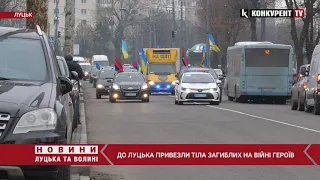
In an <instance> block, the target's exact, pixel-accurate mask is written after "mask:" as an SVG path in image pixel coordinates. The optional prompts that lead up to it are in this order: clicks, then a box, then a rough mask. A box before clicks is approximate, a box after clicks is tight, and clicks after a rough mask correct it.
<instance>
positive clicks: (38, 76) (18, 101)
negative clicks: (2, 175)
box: [0, 26, 72, 180]
mask: <svg viewBox="0 0 320 180" xmlns="http://www.w3.org/2000/svg"><path fill="white" fill-rule="evenodd" d="M0 64H1V65H0V124H1V126H0V143H1V144H66V143H67V138H66V137H67V112H66V110H65V108H64V105H65V104H68V102H65V101H66V99H67V98H64V96H65V95H66V94H67V93H68V92H70V91H71V90H72V84H71V82H70V80H69V79H68V78H66V77H63V76H62V75H61V72H60V69H59V66H58V62H57V59H56V55H55V54H54V51H53V49H52V46H51V45H50V43H49V41H48V37H47V36H46V35H45V34H44V33H43V31H42V30H41V29H40V27H39V26H36V29H16V28H6V27H0ZM20 167H21V169H22V171H23V173H24V175H25V176H26V179H46V180H49V179H50V180H51V179H54V180H56V179H58V180H67V179H68V180H69V179H70V166H20Z"/></svg>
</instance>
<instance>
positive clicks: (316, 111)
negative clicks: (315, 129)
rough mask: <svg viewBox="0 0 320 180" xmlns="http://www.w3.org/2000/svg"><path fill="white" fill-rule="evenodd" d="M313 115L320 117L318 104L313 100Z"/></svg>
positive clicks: (319, 105)
mask: <svg viewBox="0 0 320 180" xmlns="http://www.w3.org/2000/svg"><path fill="white" fill-rule="evenodd" d="M313 114H314V115H320V104H319V102H318V101H317V100H314V107H313Z"/></svg>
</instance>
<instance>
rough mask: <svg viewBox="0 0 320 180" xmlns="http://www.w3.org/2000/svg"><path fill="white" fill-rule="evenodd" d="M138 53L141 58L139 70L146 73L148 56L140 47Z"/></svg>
mask: <svg viewBox="0 0 320 180" xmlns="http://www.w3.org/2000/svg"><path fill="white" fill-rule="evenodd" d="M140 54H141V60H140V66H141V71H142V72H143V73H147V63H148V58H147V56H146V55H145V53H144V51H143V49H142V48H141V49H140Z"/></svg>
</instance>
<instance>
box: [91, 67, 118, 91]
mask: <svg viewBox="0 0 320 180" xmlns="http://www.w3.org/2000/svg"><path fill="white" fill-rule="evenodd" d="M104 70H114V71H115V69H114V68H113V67H111V66H105V67H103V68H101V70H97V69H96V72H95V73H93V74H92V77H91V78H92V83H93V88H96V87H97V81H98V79H99V74H100V72H101V71H104Z"/></svg>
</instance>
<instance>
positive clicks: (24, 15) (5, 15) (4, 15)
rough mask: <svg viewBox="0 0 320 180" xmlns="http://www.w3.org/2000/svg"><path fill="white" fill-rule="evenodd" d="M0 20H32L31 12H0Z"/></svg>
mask: <svg viewBox="0 0 320 180" xmlns="http://www.w3.org/2000/svg"><path fill="white" fill-rule="evenodd" d="M0 18H5V19H10V18H33V12H0Z"/></svg>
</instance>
